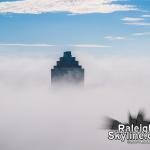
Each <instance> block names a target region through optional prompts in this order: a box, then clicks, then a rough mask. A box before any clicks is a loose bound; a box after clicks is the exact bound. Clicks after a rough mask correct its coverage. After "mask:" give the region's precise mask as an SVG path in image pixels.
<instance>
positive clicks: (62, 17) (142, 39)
mask: <svg viewBox="0 0 150 150" xmlns="http://www.w3.org/2000/svg"><path fill="white" fill-rule="evenodd" d="M40 1H41V0H39V3H38V5H37V0H22V1H15V0H13V1H12V0H1V1H0V52H1V53H2V52H3V53H5V52H7V53H9V52H10V51H12V50H13V51H14V50H16V52H17V51H20V52H22V53H24V52H25V51H28V52H29V51H33V52H35V53H36V50H37V51H41V52H42V51H43V50H46V51H51V50H57V49H71V50H76V49H78V50H88V51H93V50H94V51H96V52H105V53H113V52H117V53H118V52H119V53H131V52H133V53H141V52H142V53H143V54H147V53H149V43H150V12H149V11H150V0H119V1H118V0H116V1H113V0H97V1H96V0H94V1H93V2H91V1H89V0H85V2H86V3H82V1H80V0H74V1H71V0H67V1H64V2H63V0H62V1H60V4H59V1H57V2H55V1H56V0H43V1H41V3H40ZM20 2H23V3H20ZM62 2H63V3H62ZM88 2H89V3H88ZM44 3H45V5H44ZM23 5H24V6H23ZM30 6H31V7H30ZM52 6H53V7H52Z"/></svg>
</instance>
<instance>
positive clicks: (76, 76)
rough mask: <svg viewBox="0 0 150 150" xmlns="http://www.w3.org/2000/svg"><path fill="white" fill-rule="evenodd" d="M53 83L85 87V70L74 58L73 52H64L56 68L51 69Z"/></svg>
mask: <svg viewBox="0 0 150 150" xmlns="http://www.w3.org/2000/svg"><path fill="white" fill-rule="evenodd" d="M51 83H52V86H53V85H60V84H67V85H83V83H84V69H83V68H82V66H80V65H79V62H78V61H77V60H76V58H75V57H72V55H71V51H66V52H64V55H63V57H60V59H59V61H57V64H56V66H54V68H53V69H51Z"/></svg>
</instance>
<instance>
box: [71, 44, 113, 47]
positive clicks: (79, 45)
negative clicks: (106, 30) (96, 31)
mask: <svg viewBox="0 0 150 150" xmlns="http://www.w3.org/2000/svg"><path fill="white" fill-rule="evenodd" d="M70 46H72V47H79V48H110V47H111V46H109V45H98V44H74V45H70Z"/></svg>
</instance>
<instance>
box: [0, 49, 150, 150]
mask: <svg viewBox="0 0 150 150" xmlns="http://www.w3.org/2000/svg"><path fill="white" fill-rule="evenodd" d="M74 55H75V56H77V58H78V60H79V61H80V64H82V65H83V67H84V68H85V71H86V76H85V88H81V89H80V88H79V89H70V88H69V89H68V88H66V89H63V90H58V89H57V90H55V89H53V90H52V89H51V88H50V72H49V70H50V68H52V66H53V65H54V64H55V63H56V60H57V59H54V58H41V57H39V58H38V57H24V58H21V57H6V56H5V57H2V56H1V57H0V83H1V84H0V91H1V92H0V120H1V122H0V133H1V134H0V139H1V140H0V141H1V142H0V143H1V144H0V149H2V150H43V149H44V150H50V149H52V150H77V149H78V150H91V149H92V150H99V149H105V150H109V149H116V150H120V149H122V150H126V149H128V150H133V147H132V146H131V145H129V144H126V143H120V142H116V141H115V142H110V141H108V139H107V134H108V133H107V131H106V132H105V131H103V130H100V127H101V125H102V124H103V123H104V122H103V117H104V116H109V117H113V118H115V119H118V120H120V121H127V120H126V119H127V113H128V111H131V113H133V114H136V113H137V112H138V110H139V109H140V108H144V109H146V111H148V112H147V114H148V115H149V114H150V111H149V105H150V101H149V97H150V94H149V89H150V78H149V77H150V70H149V69H148V68H150V61H149V58H133V57H132V58H129V57H116V56H107V57H100V56H93V55H89V54H88V53H81V52H78V53H74ZM149 116H150V115H149ZM149 116H148V117H149ZM142 148H143V149H149V145H146V144H144V145H142ZM134 149H136V150H140V149H141V147H140V146H139V145H138V144H137V145H134Z"/></svg>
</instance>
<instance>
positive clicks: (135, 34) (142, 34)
mask: <svg viewBox="0 0 150 150" xmlns="http://www.w3.org/2000/svg"><path fill="white" fill-rule="evenodd" d="M146 35H150V32H139V33H134V34H133V36H146Z"/></svg>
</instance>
